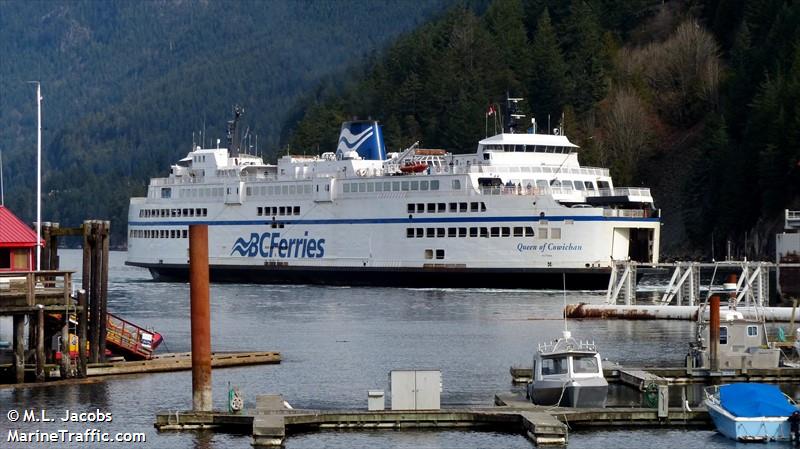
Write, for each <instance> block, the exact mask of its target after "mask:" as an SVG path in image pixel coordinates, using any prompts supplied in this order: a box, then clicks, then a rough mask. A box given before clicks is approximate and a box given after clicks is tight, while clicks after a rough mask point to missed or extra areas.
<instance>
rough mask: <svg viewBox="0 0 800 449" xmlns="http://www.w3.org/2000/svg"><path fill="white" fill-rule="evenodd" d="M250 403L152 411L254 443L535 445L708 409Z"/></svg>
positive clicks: (681, 422) (694, 420)
mask: <svg viewBox="0 0 800 449" xmlns="http://www.w3.org/2000/svg"><path fill="white" fill-rule="evenodd" d="M256 403H257V405H256V408H254V409H249V410H245V411H243V412H241V413H229V412H221V411H215V412H192V411H184V412H176V411H164V412H160V413H158V414H157V415H156V422H155V427H156V429H158V430H159V431H184V430H199V429H214V430H216V431H220V432H238V433H242V432H251V433H252V435H253V441H252V444H253V446H254V447H280V446H281V445H282V444H283V443H284V442H285V439H286V438H288V437H291V435H292V434H296V433H299V432H309V431H322V430H398V429H471V430H487V431H505V432H517V433H519V434H521V435H524V436H526V437H527V438H528V439H529V440H530V441H531V442H532V443H533V444H535V445H537V446H543V445H558V446H563V445H566V444H567V442H568V439H569V437H568V426H569V428H572V429H581V428H598V427H602V428H617V427H618V428H629V427H630V426H640V427H642V426H652V427H660V428H664V427H670V428H686V427H702V428H706V427H709V425H710V420H709V417H708V413H707V412H706V411H705V410H704V409H702V408H698V409H696V410H693V411H690V410H686V409H682V408H668V409H666V414H664V413H663V412H661V411H659V410H658V409H653V408H631V407H608V408H602V409H573V408H564V407H543V406H538V405H535V404H533V403H531V402H530V401H527V400H525V398H523V397H522V396H520V395H517V394H514V393H502V394H496V395H495V397H494V403H495V406H493V407H463V408H462V407H453V408H443V409H441V410H408V411H404V410H400V411H398V410H381V411H367V410H301V409H288V408H286V407H285V405H284V401H283V398H282V397H281V396H280V395H264V396H258V397H257V399H256Z"/></svg>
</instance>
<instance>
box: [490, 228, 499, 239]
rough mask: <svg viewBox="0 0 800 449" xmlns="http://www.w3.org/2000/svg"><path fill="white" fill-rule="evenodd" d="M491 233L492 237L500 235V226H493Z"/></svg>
mask: <svg viewBox="0 0 800 449" xmlns="http://www.w3.org/2000/svg"><path fill="white" fill-rule="evenodd" d="M491 235H492V237H500V228H498V227H496V226H495V227H493V228H491Z"/></svg>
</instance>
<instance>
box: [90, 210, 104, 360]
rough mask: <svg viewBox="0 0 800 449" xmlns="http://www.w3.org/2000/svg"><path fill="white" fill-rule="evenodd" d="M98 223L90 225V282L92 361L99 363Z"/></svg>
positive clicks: (100, 356) (94, 222) (100, 358)
mask: <svg viewBox="0 0 800 449" xmlns="http://www.w3.org/2000/svg"><path fill="white" fill-rule="evenodd" d="M98 227H99V225H98V223H97V221H94V220H93V221H92V222H91V225H90V228H91V230H90V233H91V234H90V238H89V243H90V244H91V248H90V251H91V254H90V259H91V261H92V263H91V269H90V279H89V283H90V284H91V285H90V286H89V340H90V341H89V346H90V349H91V357H90V358H89V360H90V362H91V363H98V362H100V361H101V360H102V356H103V355H102V354H100V261H101V258H100V252H99V251H98V245H99V243H100V242H99V238H98V234H99V232H98Z"/></svg>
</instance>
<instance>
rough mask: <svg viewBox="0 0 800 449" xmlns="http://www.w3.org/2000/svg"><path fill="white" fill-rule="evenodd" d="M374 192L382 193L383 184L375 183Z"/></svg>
mask: <svg viewBox="0 0 800 449" xmlns="http://www.w3.org/2000/svg"><path fill="white" fill-rule="evenodd" d="M375 191H376V192H383V183H382V182H376V183H375Z"/></svg>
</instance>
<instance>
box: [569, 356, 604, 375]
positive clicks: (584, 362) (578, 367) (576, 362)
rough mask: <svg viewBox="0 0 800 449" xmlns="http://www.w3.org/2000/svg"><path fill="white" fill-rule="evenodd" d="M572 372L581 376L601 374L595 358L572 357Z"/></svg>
mask: <svg viewBox="0 0 800 449" xmlns="http://www.w3.org/2000/svg"><path fill="white" fill-rule="evenodd" d="M572 371H573V372H575V373H581V374H597V373H599V372H600V367H599V366H598V365H597V358H595V357H594V356H588V355H583V356H580V355H576V356H573V357H572Z"/></svg>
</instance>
